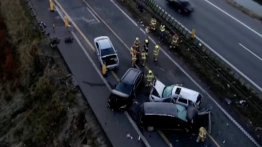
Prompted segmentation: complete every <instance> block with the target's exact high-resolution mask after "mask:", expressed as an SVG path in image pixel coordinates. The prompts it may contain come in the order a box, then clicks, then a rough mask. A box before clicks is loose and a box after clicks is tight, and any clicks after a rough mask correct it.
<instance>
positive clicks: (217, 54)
mask: <svg viewBox="0 0 262 147" xmlns="http://www.w3.org/2000/svg"><path fill="white" fill-rule="evenodd" d="M111 1H113V0H111ZM113 4H114V5H115V6H117V4H115V3H113ZM118 9H121V8H118ZM121 10H122V9H121ZM121 12H122V13H123V14H124V15H127V14H126V13H125V12H124V11H123V10H122V11H121ZM127 18H128V19H129V20H130V21H133V20H132V19H131V18H130V17H127ZM173 19H174V18H173ZM174 20H175V21H176V23H178V24H179V25H180V26H182V27H183V28H184V29H185V30H186V31H187V32H188V33H191V31H190V30H188V29H187V28H186V27H185V26H183V25H182V24H181V23H180V22H178V21H177V20H176V19H174ZM196 38H197V39H198V40H199V41H200V42H201V43H202V44H203V45H205V46H206V47H207V48H208V49H209V50H210V51H212V52H213V53H214V54H215V55H216V56H218V57H219V58H220V59H221V60H223V61H224V62H225V63H226V64H227V65H229V66H230V67H231V68H233V69H234V70H235V71H236V72H237V73H238V74H240V76H242V77H243V78H245V79H246V80H247V81H248V82H249V83H250V84H252V85H253V86H254V87H255V88H256V89H257V90H259V91H260V92H262V88H261V87H260V86H259V85H257V84H256V83H255V82H254V81H253V80H251V79H250V78H249V77H248V76H246V75H245V74H244V73H243V72H241V71H240V70H239V69H238V68H236V67H235V66H234V65H233V64H231V63H230V62H229V61H227V60H226V59H225V58H224V57H223V56H221V55H220V54H219V53H218V52H216V51H215V50H214V49H213V48H212V47H211V46H209V45H208V44H207V43H205V42H204V41H203V40H202V39H200V38H199V37H198V36H196Z"/></svg>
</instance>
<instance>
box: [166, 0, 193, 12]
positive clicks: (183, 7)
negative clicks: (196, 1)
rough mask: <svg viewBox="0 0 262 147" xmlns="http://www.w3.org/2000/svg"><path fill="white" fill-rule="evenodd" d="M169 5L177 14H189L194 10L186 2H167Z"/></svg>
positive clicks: (176, 0)
mask: <svg viewBox="0 0 262 147" xmlns="http://www.w3.org/2000/svg"><path fill="white" fill-rule="evenodd" d="M167 1H168V3H169V5H171V6H173V7H175V8H176V9H177V11H178V12H179V13H183V14H190V13H191V12H193V10H194V8H193V7H192V5H191V4H190V2H189V1H187V0H167Z"/></svg>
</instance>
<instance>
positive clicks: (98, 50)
mask: <svg viewBox="0 0 262 147" xmlns="http://www.w3.org/2000/svg"><path fill="white" fill-rule="evenodd" d="M95 44H96V54H97V56H98V58H99V60H100V57H99V56H100V48H99V44H98V43H97V42H96V43H95Z"/></svg>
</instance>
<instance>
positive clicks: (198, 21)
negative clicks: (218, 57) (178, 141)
mask: <svg viewBox="0 0 262 147" xmlns="http://www.w3.org/2000/svg"><path fill="white" fill-rule="evenodd" d="M156 2H157V4H159V6H160V7H162V8H163V9H164V10H166V11H167V12H168V13H169V14H170V15H172V16H173V17H174V18H175V19H177V20H178V21H179V22H181V23H182V24H183V25H185V26H186V27H187V28H188V29H189V30H191V29H193V28H194V29H196V32H197V35H198V37H199V38H201V39H203V40H204V41H205V42H207V43H208V44H209V45H210V46H211V47H213V48H214V49H215V50H216V51H218V52H219V51H220V50H223V51H225V52H226V51H227V50H232V51H234V52H239V50H236V49H234V48H228V47H230V46H229V44H236V45H238V43H242V44H247V45H246V46H247V47H248V48H250V49H251V50H252V51H254V52H256V53H257V54H258V55H259V56H262V51H261V50H260V48H261V47H260V46H261V45H262V42H261V37H259V36H257V35H256V34H254V33H253V32H251V31H250V30H248V29H247V28H245V27H244V26H242V25H240V24H239V23H238V22H236V21H235V20H233V19H232V18H230V17H227V16H225V15H224V14H223V13H221V12H220V11H219V10H217V9H214V7H212V6H211V5H209V4H208V3H206V2H205V1H199V2H198V3H197V5H196V8H195V9H196V10H195V12H193V13H192V15H191V16H189V17H184V16H182V15H181V14H179V13H178V12H176V11H175V9H174V8H173V7H170V6H169V5H167V4H166V3H165V2H164V1H159V0H156ZM199 5H205V9H203V8H202V6H199ZM261 30H262V29H261ZM217 40H222V41H223V43H222V44H221V43H219V44H216V42H217ZM217 45H218V46H217ZM241 52H244V53H246V51H245V50H241ZM222 55H224V54H222ZM233 55H234V54H232V57H234V56H233ZM241 59H242V58H241Z"/></svg>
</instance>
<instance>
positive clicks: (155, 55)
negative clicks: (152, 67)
mask: <svg viewBox="0 0 262 147" xmlns="http://www.w3.org/2000/svg"><path fill="white" fill-rule="evenodd" d="M159 50H160V48H159V46H158V45H157V44H156V46H155V50H154V61H157V57H158V54H159Z"/></svg>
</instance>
